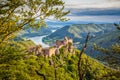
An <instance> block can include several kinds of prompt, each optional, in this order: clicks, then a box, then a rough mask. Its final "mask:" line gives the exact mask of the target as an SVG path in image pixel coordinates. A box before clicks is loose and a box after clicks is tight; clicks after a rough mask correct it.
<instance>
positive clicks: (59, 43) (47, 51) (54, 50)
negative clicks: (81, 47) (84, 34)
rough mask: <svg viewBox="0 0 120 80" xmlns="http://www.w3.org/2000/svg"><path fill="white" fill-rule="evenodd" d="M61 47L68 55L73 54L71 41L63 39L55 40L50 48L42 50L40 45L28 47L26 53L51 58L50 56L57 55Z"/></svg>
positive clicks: (66, 38)
mask: <svg viewBox="0 0 120 80" xmlns="http://www.w3.org/2000/svg"><path fill="white" fill-rule="evenodd" d="M62 47H64V48H65V50H66V51H67V52H69V53H73V54H74V46H73V40H72V39H69V38H68V37H65V38H64V40H56V44H55V45H54V46H52V47H48V48H42V46H41V45H37V46H35V47H30V48H29V49H28V50H27V52H28V53H31V52H35V55H36V56H44V57H51V56H52V55H59V49H61V48H62Z"/></svg>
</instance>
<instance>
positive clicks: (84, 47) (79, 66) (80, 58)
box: [78, 33, 90, 80]
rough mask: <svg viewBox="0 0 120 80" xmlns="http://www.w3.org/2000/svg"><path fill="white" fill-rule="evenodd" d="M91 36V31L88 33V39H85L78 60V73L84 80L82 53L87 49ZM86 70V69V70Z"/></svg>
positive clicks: (81, 79)
mask: <svg viewBox="0 0 120 80" xmlns="http://www.w3.org/2000/svg"><path fill="white" fill-rule="evenodd" d="M89 37H90V33H88V35H87V37H86V40H85V43H84V45H83V48H82V50H81V52H80V55H79V60H78V73H79V80H84V73H85V72H83V71H82V70H81V60H82V54H83V52H84V51H85V49H86V47H87V43H88V40H89ZM85 71H86V70H85Z"/></svg>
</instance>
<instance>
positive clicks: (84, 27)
mask: <svg viewBox="0 0 120 80" xmlns="http://www.w3.org/2000/svg"><path fill="white" fill-rule="evenodd" d="M114 30H115V27H114V24H110V23H108V24H93V23H90V24H74V25H67V26H64V27H63V28H60V29H58V30H57V31H56V32H54V33H52V34H51V35H49V36H47V37H46V38H45V39H44V42H46V41H47V40H51V41H54V40H55V39H62V38H64V36H68V37H70V38H72V39H73V40H74V42H80V43H83V42H84V40H85V37H86V35H87V33H88V32H91V36H92V37H95V36H99V35H102V34H104V33H109V32H110V31H114ZM45 40H46V41H45Z"/></svg>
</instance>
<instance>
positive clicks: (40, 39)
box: [28, 30, 56, 48]
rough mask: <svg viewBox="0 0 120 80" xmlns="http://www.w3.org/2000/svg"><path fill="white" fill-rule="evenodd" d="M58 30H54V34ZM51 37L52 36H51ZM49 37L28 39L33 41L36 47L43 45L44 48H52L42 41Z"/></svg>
mask: <svg viewBox="0 0 120 80" xmlns="http://www.w3.org/2000/svg"><path fill="white" fill-rule="evenodd" d="M55 31H56V30H52V33H53V32H55ZM49 35H50V34H49ZM46 36H48V35H44V36H35V37H31V38H28V39H30V40H32V41H33V42H34V43H35V44H36V45H39V44H40V45H42V47H43V48H46V47H50V46H49V45H47V44H45V43H44V42H43V41H42V39H43V38H44V37H46Z"/></svg>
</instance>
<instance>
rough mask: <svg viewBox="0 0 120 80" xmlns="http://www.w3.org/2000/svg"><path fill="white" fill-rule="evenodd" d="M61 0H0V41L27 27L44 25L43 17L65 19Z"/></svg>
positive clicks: (66, 12)
mask: <svg viewBox="0 0 120 80" xmlns="http://www.w3.org/2000/svg"><path fill="white" fill-rule="evenodd" d="M68 13H69V11H65V10H64V2H63V1H62V0H0V43H3V42H5V41H6V40H8V39H10V38H12V37H14V36H15V35H16V33H18V32H19V31H21V30H25V29H28V28H35V29H38V28H40V27H41V26H45V25H46V24H45V19H47V18H49V17H53V18H54V19H57V20H62V21H65V20H66V18H64V17H63V16H65V15H66V14H68Z"/></svg>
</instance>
